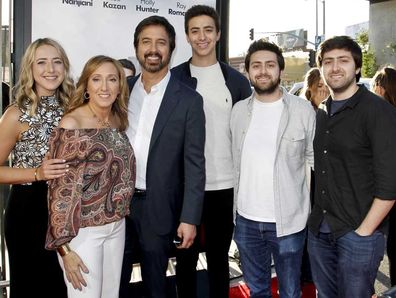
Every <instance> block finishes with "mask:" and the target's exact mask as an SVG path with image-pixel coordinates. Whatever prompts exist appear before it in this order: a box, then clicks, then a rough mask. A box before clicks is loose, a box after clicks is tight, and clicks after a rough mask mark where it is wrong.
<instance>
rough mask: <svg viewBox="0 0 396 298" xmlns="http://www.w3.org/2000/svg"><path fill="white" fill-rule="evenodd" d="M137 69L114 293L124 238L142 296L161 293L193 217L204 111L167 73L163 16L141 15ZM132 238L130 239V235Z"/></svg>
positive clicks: (169, 29)
mask: <svg viewBox="0 0 396 298" xmlns="http://www.w3.org/2000/svg"><path fill="white" fill-rule="evenodd" d="M134 46H135V51H136V56H137V59H138V61H139V64H140V67H141V70H142V72H141V75H140V76H137V77H135V78H133V79H132V80H130V81H129V83H130V87H131V95H130V100H129V105H128V118H129V128H128V129H127V135H128V137H129V140H130V142H131V144H132V146H133V148H134V151H135V156H136V167H137V168H136V170H137V171H136V190H135V194H134V196H133V198H132V202H131V214H130V215H129V217H128V218H127V222H128V223H127V234H126V236H127V241H126V249H125V255H124V265H123V274H122V275H123V278H122V282H121V283H122V284H121V290H120V297H127V296H126V295H127V294H126V290H127V286H128V282H129V279H130V274H131V270H132V268H131V253H132V254H133V253H134V250H133V248H132V250H130V248H129V247H128V246H129V243H130V242H136V241H137V243H138V245H139V246H140V250H141V263H140V264H141V272H142V279H143V283H144V285H145V289H146V294H147V295H148V297H153V298H154V297H155V298H161V297H166V269H167V264H168V257H169V253H170V251H171V250H172V249H173V248H174V245H175V244H173V240H174V238H175V237H176V236H177V237H179V238H180V239H181V243H180V244H179V245H178V248H179V249H186V248H188V247H190V246H191V245H192V243H193V241H194V238H195V236H196V226H197V225H199V224H200V220H201V213H202V205H203V196H204V188H205V157H204V144H205V116H204V111H203V101H202V97H201V96H200V95H199V94H198V93H197V92H195V91H194V90H192V89H190V88H188V87H187V86H185V85H184V84H182V83H181V82H179V81H178V80H177V79H175V78H174V77H172V76H171V74H170V72H169V61H170V59H171V56H172V52H173V50H174V48H175V30H174V28H173V26H172V25H171V24H170V23H169V22H168V21H167V20H166V19H165V18H163V17H160V16H151V17H148V18H146V19H144V20H143V21H141V22H140V23H139V24H138V26H137V27H136V30H135V34H134ZM131 240H133V241H131Z"/></svg>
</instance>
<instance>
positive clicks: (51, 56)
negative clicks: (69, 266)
mask: <svg viewBox="0 0 396 298" xmlns="http://www.w3.org/2000/svg"><path fill="white" fill-rule="evenodd" d="M73 91H74V86H73V81H72V80H71V78H70V76H69V60H68V58H67V56H66V53H65V51H64V50H63V48H62V47H61V46H60V45H59V44H58V43H57V42H56V41H54V40H51V39H48V38H43V39H38V40H36V41H35V42H33V43H32V44H31V45H30V46H29V47H28V48H27V50H26V52H25V55H24V57H23V59H22V63H21V69H20V74H19V81H18V83H17V85H16V90H15V93H14V94H15V103H13V104H12V105H11V106H9V107H8V109H7V110H6V112H5V113H4V115H3V117H2V118H1V120H0V163H1V164H2V165H4V164H5V162H6V161H7V159H8V156H9V154H10V153H11V154H12V167H8V166H1V167H0V183H5V184H12V188H11V192H10V198H9V200H8V204H7V207H6V212H5V237H6V244H7V248H8V256H9V264H10V288H11V293H10V294H11V295H10V297H11V298H19V297H22V298H26V297H30V296H31V295H32V291H36V290H39V292H40V297H66V287H65V285H64V282H63V279H62V270H61V268H60V266H59V264H58V263H57V257H56V254H55V253H54V252H52V251H47V250H46V249H45V248H44V245H45V237H46V230H47V223H48V208H47V184H46V183H45V181H44V180H49V179H53V178H57V177H61V176H62V175H64V174H65V173H66V167H67V165H66V164H65V163H64V161H63V160H62V159H46V158H45V155H46V153H47V150H48V138H49V136H50V134H51V131H52V130H53V128H54V127H56V126H57V125H58V122H59V121H60V119H61V116H62V115H63V110H64V107H65V106H66V105H67V103H68V101H69V99H70V97H71V96H72V92H73ZM39 272H40V273H39ZM54 293H56V294H54Z"/></svg>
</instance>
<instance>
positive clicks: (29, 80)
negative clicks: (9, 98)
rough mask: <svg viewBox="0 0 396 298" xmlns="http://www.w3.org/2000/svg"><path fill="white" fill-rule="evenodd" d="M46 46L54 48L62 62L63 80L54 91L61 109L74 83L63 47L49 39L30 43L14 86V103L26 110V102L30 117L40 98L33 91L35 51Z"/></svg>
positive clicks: (69, 96) (66, 103) (71, 92)
mask: <svg viewBox="0 0 396 298" xmlns="http://www.w3.org/2000/svg"><path fill="white" fill-rule="evenodd" d="M44 45H48V46H52V47H54V48H55V49H56V50H57V51H58V53H59V55H60V58H61V60H62V62H63V65H64V68H65V73H64V75H65V79H64V80H63V82H62V84H61V85H60V86H59V87H58V89H57V90H56V94H55V96H56V97H57V99H58V100H59V104H60V105H61V107H63V108H66V107H67V105H68V103H69V100H70V98H71V97H72V96H73V92H74V83H73V79H72V78H71V76H70V62H69V58H68V57H67V55H66V52H65V50H64V49H63V47H62V46H61V45H60V44H59V43H58V42H57V41H55V40H53V39H51V38H39V39H37V40H36V41H34V42H33V43H31V44H30V45H29V46H28V48H27V49H26V51H25V54H24V55H23V58H22V62H21V67H20V70H19V80H18V82H17V84H16V85H15V88H14V90H15V93H14V94H15V102H16V104H17V105H18V107H19V108H20V109H26V101H27V100H29V103H30V110H29V114H30V115H35V114H36V112H37V105H38V103H39V101H40V97H39V96H38V95H37V93H36V90H35V81H34V77H33V69H32V67H33V63H34V58H35V55H36V51H37V49H38V48H39V47H41V46H44Z"/></svg>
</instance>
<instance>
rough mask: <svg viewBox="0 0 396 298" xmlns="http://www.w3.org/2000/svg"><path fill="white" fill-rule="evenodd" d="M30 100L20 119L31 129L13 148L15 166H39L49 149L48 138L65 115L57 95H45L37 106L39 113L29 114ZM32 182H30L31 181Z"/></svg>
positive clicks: (13, 164) (26, 102)
mask: <svg viewBox="0 0 396 298" xmlns="http://www.w3.org/2000/svg"><path fill="white" fill-rule="evenodd" d="M29 106H30V100H26V101H25V104H24V107H25V108H22V109H20V111H21V112H22V115H21V116H20V117H19V121H20V122H22V123H25V122H26V123H27V124H28V125H29V129H28V130H26V131H24V132H23V133H22V135H21V138H20V140H18V141H17V142H16V144H15V147H14V149H13V150H12V152H11V154H12V166H13V167H14V168H37V167H38V166H40V164H41V162H42V160H43V158H44V156H45V154H46V153H47V151H48V139H49V136H50V134H51V132H52V130H53V129H54V128H55V127H56V126H58V124H59V121H60V119H61V117H62V115H63V108H62V107H61V106H60V105H59V101H58V99H57V98H56V97H55V96H48V97H46V96H43V97H41V100H40V102H39V104H38V106H37V113H36V115H34V116H30V115H29ZM29 184H30V183H29Z"/></svg>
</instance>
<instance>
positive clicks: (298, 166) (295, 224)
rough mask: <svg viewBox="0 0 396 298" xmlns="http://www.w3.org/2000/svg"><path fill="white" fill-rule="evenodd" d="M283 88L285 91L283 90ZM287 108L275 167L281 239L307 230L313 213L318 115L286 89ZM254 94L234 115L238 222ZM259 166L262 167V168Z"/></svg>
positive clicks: (279, 137)
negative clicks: (243, 158)
mask: <svg viewBox="0 0 396 298" xmlns="http://www.w3.org/2000/svg"><path fill="white" fill-rule="evenodd" d="M281 88H282V87H281ZM282 92H283V98H282V100H283V103H284V108H283V111H282V114H281V119H280V122H279V129H278V135H277V140H276V156H275V164H274V194H275V220H276V231H277V236H278V237H281V236H286V235H290V234H293V233H297V232H299V231H301V230H302V229H304V228H305V226H306V223H307V219H308V215H309V212H310V197H309V185H308V181H309V178H308V177H309V175H310V171H309V166H311V167H313V146H312V143H313V138H314V135H315V111H314V109H313V107H312V105H311V103H310V102H309V101H307V100H305V99H302V98H300V97H297V96H294V95H291V94H289V93H287V91H286V89H284V88H282ZM253 97H254V94H253V95H252V96H250V97H248V98H246V99H245V100H242V101H240V102H238V103H237V104H235V106H234V108H233V110H232V114H231V134H232V154H233V160H234V179H235V188H234V218H235V212H236V207H237V199H238V189H239V176H240V167H241V152H242V150H243V144H244V140H245V135H246V132H247V130H248V129H249V124H250V120H251V115H252V109H253ZM258 166H259V165H258Z"/></svg>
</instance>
